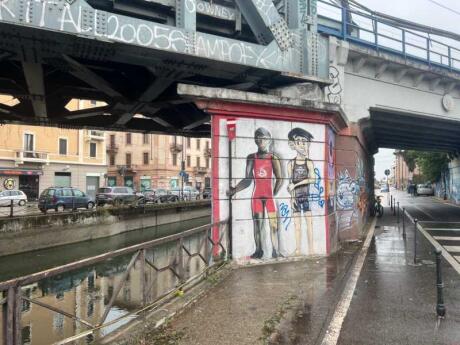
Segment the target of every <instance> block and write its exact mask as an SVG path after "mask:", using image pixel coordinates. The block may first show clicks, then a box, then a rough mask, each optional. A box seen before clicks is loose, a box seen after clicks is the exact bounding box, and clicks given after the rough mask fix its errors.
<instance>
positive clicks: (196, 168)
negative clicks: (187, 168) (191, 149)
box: [193, 167, 209, 174]
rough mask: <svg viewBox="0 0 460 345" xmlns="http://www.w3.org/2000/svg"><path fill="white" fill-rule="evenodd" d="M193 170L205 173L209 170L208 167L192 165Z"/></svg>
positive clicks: (197, 172) (196, 172)
mask: <svg viewBox="0 0 460 345" xmlns="http://www.w3.org/2000/svg"><path fill="white" fill-rule="evenodd" d="M193 172H194V173H195V174H207V173H208V172H209V169H208V168H205V167H194V168H193Z"/></svg>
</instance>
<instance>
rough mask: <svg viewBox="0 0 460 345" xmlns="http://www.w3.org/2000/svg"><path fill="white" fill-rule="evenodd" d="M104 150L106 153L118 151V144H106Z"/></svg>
mask: <svg viewBox="0 0 460 345" xmlns="http://www.w3.org/2000/svg"><path fill="white" fill-rule="evenodd" d="M106 151H107V152H108V153H117V152H118V145H115V144H110V145H108V146H107V148H106Z"/></svg>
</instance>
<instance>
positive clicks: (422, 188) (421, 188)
mask: <svg viewBox="0 0 460 345" xmlns="http://www.w3.org/2000/svg"><path fill="white" fill-rule="evenodd" d="M417 194H418V195H434V189H433V187H432V186H431V184H429V183H425V184H418V185H417Z"/></svg>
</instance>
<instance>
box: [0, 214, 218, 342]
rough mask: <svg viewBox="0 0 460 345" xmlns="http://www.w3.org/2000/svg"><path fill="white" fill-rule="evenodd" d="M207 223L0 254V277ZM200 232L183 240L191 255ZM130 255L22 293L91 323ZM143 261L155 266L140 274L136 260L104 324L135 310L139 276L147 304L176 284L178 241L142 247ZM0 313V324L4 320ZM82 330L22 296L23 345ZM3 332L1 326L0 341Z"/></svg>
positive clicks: (191, 262)
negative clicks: (18, 252)
mask: <svg viewBox="0 0 460 345" xmlns="http://www.w3.org/2000/svg"><path fill="white" fill-rule="evenodd" d="M209 223H210V217H203V218H199V219H195V220H191V221H189V222H187V223H175V224H168V225H162V226H158V227H152V228H145V229H140V230H136V231H131V232H129V233H124V234H120V235H117V236H112V237H109V238H103V239H97V240H92V241H86V242H81V243H77V244H72V245H66V246H59V247H55V248H50V249H46V250H38V251H34V252H29V253H24V254H18V255H11V256H5V257H0V281H5V280H9V279H12V278H16V277H20V276H25V275H28V274H31V273H36V272H40V271H43V270H46V269H49V268H53V267H57V266H61V265H64V264H67V263H70V262H74V261H77V260H81V259H84V258H88V257H92V256H96V255H99V254H103V253H107V252H110V251H113V250H116V249H120V248H124V247H128V246H131V245H134V244H137V243H142V242H145V241H149V240H152V239H155V238H161V237H164V236H168V235H172V234H175V233H178V232H181V231H184V230H187V229H191V228H194V227H197V226H200V225H205V224H209ZM204 236H205V234H197V235H194V236H191V237H190V238H188V239H187V240H186V241H185V243H184V245H185V246H186V247H187V250H188V251H189V252H190V253H197V252H200V253H201V254H203V250H204V249H203V243H204V240H205V238H204ZM131 258H132V253H131V254H129V255H124V256H120V257H117V258H114V259H110V260H106V261H104V262H102V263H100V264H97V265H93V266H89V267H84V268H81V269H79V270H74V271H72V272H69V273H65V274H61V275H58V276H54V277H51V278H47V279H43V280H41V281H39V282H37V283H34V284H30V285H28V286H24V287H23V288H22V294H23V295H24V296H26V297H27V298H29V299H32V300H35V301H37V302H40V303H44V304H46V305H50V306H52V307H54V308H58V309H59V310H63V311H65V312H67V313H69V314H72V315H75V316H77V317H78V318H80V319H83V320H85V321H87V322H89V323H91V324H93V325H96V324H98V323H99V322H100V320H101V318H102V316H103V314H104V311H105V309H106V306H107V305H108V304H109V302H110V300H111V299H112V296H113V294H114V290H115V289H116V287H117V285H118V283H119V282H120V281H121V280H122V276H123V273H124V272H125V271H126V268H127V266H128V264H129V262H130V260H131ZM146 259H147V260H149V261H150V262H151V263H154V265H155V267H156V269H153V268H152V267H150V266H149V265H145V266H146V270H145V272H144V273H145V274H144V277H142V274H141V265H140V264H139V261H137V262H136V264H135V265H134V267H133V268H132V269H131V271H130V274H129V275H128V277H127V279H126V282H125V284H124V285H123V287H122V288H121V291H120V293H119V294H118V295H117V297H116V298H115V302H114V303H113V306H112V307H111V308H110V311H109V313H108V315H107V318H106V320H105V322H104V323H109V322H110V321H113V320H116V319H118V318H120V317H122V316H124V315H127V314H129V313H130V312H131V311H134V310H137V309H139V308H140V306H141V305H142V295H143V290H142V279H144V283H145V284H146V286H147V287H148V289H147V291H146V300H147V302H152V301H154V300H156V299H157V298H158V297H159V296H162V295H163V294H164V293H166V292H168V291H169V290H171V289H172V288H173V287H174V286H175V285H176V284H177V283H178V278H177V276H176V275H175V272H174V264H175V262H176V260H177V243H169V244H168V243H167V244H164V245H161V246H159V247H155V248H154V249H149V250H146ZM185 262H186V267H185V269H186V271H187V274H188V275H189V276H193V275H194V274H196V273H198V272H200V271H201V270H203V269H204V263H203V262H202V261H201V260H200V258H199V257H198V256H194V257H189V258H186V260H185ZM168 266H171V267H172V268H173V270H171V269H165V270H161V269H162V268H164V267H168ZM2 317H3V316H2V315H1V314H0V322H2V321H3V320H2ZM132 319H133V317H127V318H125V319H123V320H121V321H118V322H115V323H112V324H110V325H109V326H107V327H104V328H102V329H101V330H100V331H98V332H97V333H96V334H91V335H88V336H85V337H83V338H81V339H79V340H78V341H76V342H72V343H71V344H91V343H93V341H94V340H95V339H96V338H100V337H104V336H105V335H107V334H110V333H111V332H113V331H115V330H117V329H119V328H120V327H121V326H123V325H125V324H126V323H128V322H129V321H130V320H132ZM86 330H88V327H87V326H85V325H84V324H82V323H80V322H78V321H75V320H73V319H72V318H69V317H66V316H64V315H63V314H60V313H57V312H55V311H51V310H49V309H47V308H44V307H43V306H40V305H37V304H34V303H31V302H29V301H27V300H24V299H23V301H22V305H21V338H22V342H21V343H22V344H31V345H49V344H54V343H56V342H58V341H61V340H63V339H66V338H68V337H71V336H74V335H76V334H79V333H82V332H84V331H86ZM2 332H3V330H2V329H1V327H0V343H1V339H3V335H2Z"/></svg>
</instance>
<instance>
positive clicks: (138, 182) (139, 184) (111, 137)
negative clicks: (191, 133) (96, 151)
mask: <svg viewBox="0 0 460 345" xmlns="http://www.w3.org/2000/svg"><path fill="white" fill-rule="evenodd" d="M106 141H107V163H108V176H107V184H108V185H109V186H110V185H112V186H115V185H124V186H129V187H132V188H134V189H135V190H138V191H143V190H145V189H150V188H165V189H170V188H175V187H180V185H181V183H182V178H184V185H189V186H194V187H196V188H197V189H198V190H203V188H204V187H207V186H210V176H211V141H210V139H203V138H183V137H178V136H168V135H157V134H143V133H129V132H107V133H106ZM182 162H183V163H182ZM182 164H183V165H184V172H185V174H181V173H180V172H181V166H182ZM182 176H184V177H182Z"/></svg>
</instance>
